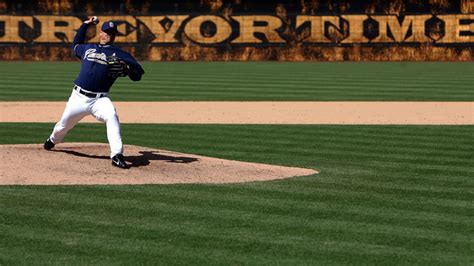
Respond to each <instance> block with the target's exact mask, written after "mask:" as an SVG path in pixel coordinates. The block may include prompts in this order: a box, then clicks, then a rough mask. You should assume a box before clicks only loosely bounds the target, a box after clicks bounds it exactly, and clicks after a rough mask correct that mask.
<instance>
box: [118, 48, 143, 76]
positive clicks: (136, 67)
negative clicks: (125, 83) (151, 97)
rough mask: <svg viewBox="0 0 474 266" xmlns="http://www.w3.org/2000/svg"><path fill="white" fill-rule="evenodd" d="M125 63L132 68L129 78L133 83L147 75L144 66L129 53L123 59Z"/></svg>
mask: <svg viewBox="0 0 474 266" xmlns="http://www.w3.org/2000/svg"><path fill="white" fill-rule="evenodd" d="M122 60H123V61H125V63H127V65H128V66H129V67H130V74H129V75H128V76H129V78H130V79H131V80H133V81H139V80H141V79H142V75H143V74H145V70H143V68H142V66H141V65H140V64H139V63H138V62H137V60H135V58H133V56H131V55H130V54H128V53H125V55H124V57H123V58H122Z"/></svg>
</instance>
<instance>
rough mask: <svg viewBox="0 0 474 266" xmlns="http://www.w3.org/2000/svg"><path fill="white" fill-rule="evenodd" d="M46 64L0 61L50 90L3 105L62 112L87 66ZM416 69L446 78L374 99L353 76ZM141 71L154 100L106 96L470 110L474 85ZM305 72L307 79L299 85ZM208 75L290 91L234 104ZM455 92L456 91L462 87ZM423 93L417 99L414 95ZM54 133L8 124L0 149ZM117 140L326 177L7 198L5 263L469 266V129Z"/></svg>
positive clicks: (47, 190) (184, 67) (98, 135)
mask: <svg viewBox="0 0 474 266" xmlns="http://www.w3.org/2000/svg"><path fill="white" fill-rule="evenodd" d="M6 65H7V66H10V67H9V68H6V67H5V66H6ZM41 65H43V64H40V63H32V64H23V68H22V67H20V66H22V64H21V63H3V62H2V64H1V67H0V68H5V69H6V71H11V72H8V73H9V74H8V75H6V76H7V77H9V78H10V76H11V75H13V74H15V73H17V72H18V73H20V72H21V73H26V72H27V69H30V71H33V70H34V69H41V71H44V72H42V73H43V74H44V77H48V78H45V79H44V81H43V82H45V83H46V82H50V84H51V86H50V87H49V88H50V89H49V90H46V91H44V90H43V91H41V90H40V89H38V87H35V86H32V85H28V84H30V83H31V84H35V83H34V82H33V81H35V79H34V78H31V77H27V76H25V83H23V84H24V85H23V86H22V87H20V86H18V87H15V88H17V90H10V89H9V88H12V87H9V86H12V84H10V83H8V82H6V81H5V82H4V81H2V80H0V99H1V100H3V101H5V100H9V101H10V100H26V99H28V100H61V101H65V100H66V99H67V95H68V94H69V93H70V89H68V88H67V85H68V83H71V79H72V78H73V77H74V75H75V74H76V71H77V69H78V66H77V65H73V64H71V63H65V64H60V63H45V64H44V66H43V67H41ZM12 66H15V67H16V68H15V67H12ZM155 66H156V68H155ZM224 66H225V67H224ZM247 66H248V68H247ZM422 66H427V67H428V68H430V69H431V71H434V70H436V71H437V72H438V73H432V72H431V71H426V72H423V73H424V74H423V73H422V74H420V76H416V75H413V76H412V79H411V80H412V82H405V84H402V85H400V87H396V86H393V87H390V86H392V85H390V86H388V85H387V84H389V83H387V81H386V80H385V81H384V80H383V79H381V78H380V79H379V80H380V83H379V84H378V85H377V84H376V85H374V86H371V87H367V86H366V87H365V89H364V86H362V85H361V86H360V87H357V86H355V85H357V83H358V82H359V81H361V80H362V79H361V78H360V77H359V75H356V73H359V74H360V73H363V72H365V73H366V75H370V76H371V77H376V76H377V75H376V74H374V73H373V72H378V73H379V75H380V73H386V75H387V79H390V78H392V79H400V80H399V81H400V82H401V78H402V76H403V75H402V74H400V75H398V76H396V77H393V76H389V73H391V72H394V71H395V72H396V73H405V72H406V69H424V68H423V67H422ZM145 67H146V70H148V75H149V77H150V79H151V80H147V77H146V76H145V79H144V80H143V83H142V84H144V85H146V88H144V87H141V86H139V85H138V84H140V83H137V84H136V86H133V87H132V88H126V87H127V86H129V85H130V84H131V83H130V82H127V81H122V82H120V84H118V86H117V88H114V91H113V94H112V98H113V99H114V100H126V98H125V94H123V93H125V92H126V91H130V90H137V91H139V92H140V93H136V94H135V93H134V94H133V97H135V98H133V99H127V100H229V99H231V100H401V101H403V100H417V101H424V100H446V101H449V100H465V101H472V100H473V99H474V97H473V95H474V91H473V89H472V88H470V87H469V86H470V84H469V83H466V82H464V83H463V80H464V81H467V80H472V79H473V77H472V76H469V75H467V72H468V71H467V70H466V68H468V69H469V68H470V69H471V72H472V64H465V63H464V64H454V63H445V64H444V63H439V64H438V63H429V64H418V63H417V64H413V63H405V64H398V63H388V64H382V63H362V64H357V63H348V64H340V63H339V64H326V63H324V64H308V63H303V64H290V63H283V64H282V63H261V64H260V63H249V64H248V65H247V64H244V63H202V64H199V63H190V64H186V63H169V64H168V63H156V64H153V63H146V64H145ZM227 67H228V68H227ZM308 68H309V69H311V71H308V73H309V72H311V73H313V74H312V77H309V76H305V75H299V74H298V73H300V70H302V69H308ZM212 69H213V70H215V72H219V73H221V74H222V76H227V77H232V76H240V77H241V78H242V79H244V78H245V77H246V76H247V75H248V76H249V78H247V79H244V81H243V82H249V83H251V81H252V80H253V81H254V83H255V84H257V83H259V82H260V83H262V84H265V82H264V80H265V78H266V79H268V80H269V79H270V77H271V74H270V73H271V72H272V71H273V72H275V71H276V72H280V73H281V74H277V75H276V77H278V78H281V82H278V84H280V86H281V87H279V88H273V89H272V87H271V86H268V87H267V86H265V88H266V89H268V91H265V90H263V89H262V87H259V86H249V89H248V90H247V91H232V89H231V87H227V85H228V86H231V85H232V84H234V86H242V87H245V86H244V85H243V84H245V83H239V82H237V80H236V79H235V78H234V79H233V80H232V81H230V80H229V81H225V80H224V79H223V81H222V83H223V84H226V85H222V83H218V84H221V86H222V87H219V86H218V85H217V84H216V83H214V80H210V81H209V82H208V83H207V84H206V78H204V76H205V75H204V74H206V70H207V71H211V70H212ZM249 69H253V70H252V71H250V70H249ZM272 69H273V70H272ZM318 69H319V70H321V71H317V70H318ZM364 69H365V70H364ZM368 69H372V70H373V71H367V70H368ZM178 70H179V71H181V72H182V74H180V75H178V73H181V72H179V71H178ZM284 70H285V71H284ZM322 70H325V72H324V73H325V74H323V73H322ZM292 71H294V75H292V74H291V72H292ZM337 71H339V72H341V71H342V72H344V73H345V74H343V75H342V77H343V80H345V82H346V83H344V82H342V83H341V84H342V85H340V86H341V87H340V89H339V90H336V89H335V91H334V95H332V94H331V91H330V90H329V89H328V90H327V91H325V90H319V89H318V86H319V85H318V84H319V83H318V80H326V82H328V83H331V84H333V85H334V86H337V85H336V84H337V83H338V81H337V80H332V79H331V78H328V77H326V76H325V75H326V74H331V73H333V72H337ZM227 72H228V73H227ZM428 72H430V75H431V76H432V77H438V78H439V80H440V82H439V83H438V84H437V85H438V86H425V87H423V86H422V85H421V84H419V83H418V82H415V81H417V80H418V81H419V80H420V79H423V78H422V77H426V75H428ZM2 73H4V72H2ZM164 73H166V75H165V74H164ZM196 73H201V74H203V75H196ZM282 73H287V74H286V75H287V76H286V77H288V78H289V80H285V79H284V78H283V74H282ZM447 73H451V74H450V75H448V74H447ZM207 74H208V78H209V77H210V76H211V74H210V73H207ZM259 74H261V76H259ZM465 74H466V75H465ZM298 75H299V76H298ZM453 75H454V76H453ZM66 76H68V77H66ZM165 76H167V77H168V82H169V83H172V81H175V82H176V84H175V85H174V86H175V87H166V86H165V84H167V83H166V82H165V81H164V79H163V77H165ZM196 76H198V77H196ZM297 77H301V78H304V79H305V81H306V82H307V84H309V85H308V86H307V87H306V90H304V91H303V90H297V93H294V94H292V90H294V89H295V87H294V86H293V85H294V84H293V83H291V82H290V81H292V80H293V81H295V79H296V78H297ZM461 77H463V78H461ZM194 78H199V80H200V81H201V82H202V84H201V83H197V84H198V85H197V86H194V87H193V86H183V87H181V85H183V84H185V83H181V82H182V80H187V82H189V83H191V84H192V81H193V80H194ZM333 79H334V77H333ZM7 80H8V79H7ZM38 80H39V78H38ZM38 80H36V81H38ZM351 80H352V81H351ZM407 80H410V79H407ZM39 81H41V80H39ZM447 81H450V82H452V84H451V83H450V84H445V82H447ZM351 82H352V83H351ZM374 82H375V81H374ZM63 83H64V84H65V86H66V87H64V86H63V85H61V84H63ZM169 83H168V84H169ZM455 83H457V84H461V86H459V87H453V84H455ZM54 84H56V85H54ZM151 84H155V85H153V86H152V85H151ZM252 84H253V83H252ZM274 84H277V83H276V82H274ZM292 84H293V85H292ZM311 84H313V85H314V87H313V89H311ZM351 84H353V85H351ZM417 84H419V88H420V90H418V91H411V90H409V89H408V88H411V87H410V86H413V88H415V87H416V86H415V85H417ZM20 85H21V84H20ZM53 85H54V86H53ZM353 86H354V87H353ZM403 86H406V87H403ZM322 87H323V86H321V88H322ZM42 88H43V87H41V89H42ZM153 88H156V90H154V89H153ZM398 88H400V90H398ZM403 88H406V89H403ZM422 88H423V89H422ZM442 88H444V89H442ZM115 89H117V93H115ZM182 90H184V91H186V93H184V91H182ZM446 90H450V91H446ZM364 91H365V93H364ZM423 91H424V92H425V93H426V95H424V94H423ZM199 92H207V94H206V93H203V94H200V93H199ZM229 92H233V93H229ZM267 92H270V93H269V94H267ZM300 92H301V93H300ZM371 92H373V93H375V95H371V94H370V93H371ZM377 92H379V93H378V94H377ZM359 93H360V94H359ZM60 96H61V97H60ZM59 115H60V114H58V116H59ZM52 126H53V124H43V123H24V124H17V123H0V136H1V138H0V142H1V143H2V144H11V143H42V142H43V141H44V140H45V138H46V137H47V136H48V135H49V133H50V130H51V129H52ZM122 131H123V137H124V141H125V142H126V143H127V144H133V145H140V146H147V147H153V148H161V149H167V150H175V151H181V152H186V153H194V154H200V155H207V156H214V157H219V158H225V159H234V160H241V161H250V162H261V163H270V164H279V165H289V166H298V167H308V168H314V169H317V170H319V171H321V173H320V174H318V175H314V176H308V177H300V178H292V179H287V180H280V181H271V182H255V183H244V184H232V185H149V186H0V264H7V265H9V264H18V263H27V264H51V263H54V264H72V263H73V264H117V263H123V264H152V263H153V264H158V263H160V264H292V265H293V264H320V265H328V264H330V265H334V264H356V265H400V264H403V265H405V264H417V265H420V264H429V265H432V264H436V265H472V264H473V263H474V242H473V239H474V223H473V222H472V220H473V216H474V204H473V201H474V194H473V193H472V191H473V189H474V180H473V176H474V168H473V167H472V161H473V157H474V148H473V147H474V138H473V136H474V126H318V125H312V126H303V125H302V126H295V125H291V126H289V125H288V126H286V125H285V126H284V125H146V124H141V125H133V124H124V125H122ZM66 141H70V142H77V141H83V142H91V141H94V142H106V133H105V126H104V125H101V124H81V125H78V126H77V127H76V128H75V129H74V130H73V131H72V132H71V133H70V135H68V136H67V138H66ZM45 163H51V164H54V162H45ZM104 163H109V162H108V161H105V162H104ZM26 165H27V163H25V167H27V166H26ZM98 167H100V166H99V165H98Z"/></svg>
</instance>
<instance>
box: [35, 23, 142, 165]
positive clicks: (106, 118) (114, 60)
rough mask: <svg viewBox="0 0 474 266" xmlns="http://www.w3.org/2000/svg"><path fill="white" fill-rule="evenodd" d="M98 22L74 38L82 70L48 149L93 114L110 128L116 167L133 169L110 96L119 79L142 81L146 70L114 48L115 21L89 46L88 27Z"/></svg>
mask: <svg viewBox="0 0 474 266" xmlns="http://www.w3.org/2000/svg"><path fill="white" fill-rule="evenodd" d="M97 23H98V19H97V17H95V16H94V17H93V18H90V19H88V20H86V21H84V23H83V24H82V25H81V27H80V28H79V29H78V31H77V34H76V36H75V38H74V42H73V49H74V54H75V56H76V57H78V58H79V59H80V60H81V71H80V73H79V75H78V77H77V78H76V80H75V81H74V88H73V90H72V93H71V96H70V97H69V101H68V102H67V105H66V108H65V110H64V113H63V115H62V117H61V120H60V121H59V122H58V123H56V125H55V126H54V129H53V132H52V133H51V135H50V137H49V138H48V139H47V140H46V142H45V143H44V148H45V149H46V150H51V149H52V148H53V147H54V145H56V144H58V143H61V142H62V141H63V139H64V137H65V136H66V134H67V132H68V131H69V130H71V129H72V128H73V127H74V126H75V125H76V124H77V123H78V122H79V121H80V120H81V119H82V118H84V117H85V116H87V115H89V114H91V115H93V116H94V117H95V118H96V119H97V120H99V121H102V122H104V123H105V124H106V126H107V139H108V141H109V144H110V158H111V159H112V165H113V166H116V167H119V168H123V169H126V168H128V167H129V166H128V165H127V164H126V162H125V160H124V157H123V144H122V136H121V133H120V123H119V119H118V116H117V112H116V110H115V107H114V105H113V104H112V101H111V100H110V98H109V97H108V93H109V91H110V87H112V84H114V82H115V80H116V79H117V78H118V77H124V76H128V77H129V78H130V79H131V80H133V81H139V80H140V79H141V77H142V75H143V74H144V73H145V71H144V70H143V68H142V67H141V66H140V64H138V63H137V61H136V60H135V59H134V58H133V57H132V56H131V55H130V54H129V53H127V52H125V51H122V50H121V49H119V48H117V47H115V46H113V45H112V44H113V42H114V40H115V36H116V34H117V26H116V25H115V23H114V22H112V21H109V22H105V23H104V24H103V25H102V30H101V31H100V33H99V40H100V41H99V44H86V43H85V42H86V30H87V27H89V25H95V24H97Z"/></svg>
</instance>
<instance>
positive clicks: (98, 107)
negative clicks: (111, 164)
mask: <svg viewBox="0 0 474 266" xmlns="http://www.w3.org/2000/svg"><path fill="white" fill-rule="evenodd" d="M91 113H92V115H94V117H95V118H96V119H97V120H99V121H102V122H104V123H105V124H106V126H107V139H108V141H109V144H110V158H113V157H114V156H115V155H117V154H123V143H122V134H121V131H120V122H119V118H118V115H117V112H116V110H115V107H114V105H113V103H112V101H111V100H110V99H109V98H108V97H103V98H100V99H97V101H95V103H94V104H93V105H92V106H91Z"/></svg>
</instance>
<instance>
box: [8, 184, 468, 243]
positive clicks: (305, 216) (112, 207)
mask: <svg viewBox="0 0 474 266" xmlns="http://www.w3.org/2000/svg"><path fill="white" fill-rule="evenodd" d="M199 196H201V197H202V198H201V199H200V201H208V200H213V198H214V195H212V196H210V198H209V199H208V198H207V197H206V195H205V194H203V193H201V192H200V193H199ZM160 198H161V200H160V201H159V206H156V205H155V204H153V202H150V204H152V205H153V206H154V207H157V208H158V209H159V212H160V214H162V215H166V211H164V210H163V209H168V210H171V211H170V212H180V211H182V214H183V215H199V214H200V212H199V211H198V209H199V208H200V207H201V204H200V203H192V199H191V195H189V194H187V195H186V196H183V197H179V198H176V197H175V196H174V195H172V196H171V197H170V201H171V202H168V201H167V197H166V195H163V194H161V197H160ZM79 199H80V200H81V202H91V203H90V204H87V203H85V204H84V207H94V208H95V209H96V211H98V212H99V211H100V212H101V213H103V212H105V213H107V214H109V215H110V216H115V215H120V214H121V213H129V214H130V216H132V217H137V218H140V219H143V218H144V217H153V215H152V214H153V212H150V211H149V208H146V207H142V208H140V207H136V205H138V204H139V203H140V202H135V203H133V204H131V203H130V202H128V201H119V202H115V201H113V202H112V203H109V202H108V201H104V199H100V198H98V199H95V200H96V202H99V203H94V202H95V201H94V202H93V201H87V200H86V199H81V198H79ZM239 199H242V200H243V201H241V202H239V201H235V200H230V201H227V200H226V199H223V200H222V201H220V202H219V204H218V205H215V206H213V214H214V215H215V217H201V219H206V218H207V219H210V220H214V219H225V218H219V217H231V218H228V220H229V221H228V222H232V220H241V219H245V218H243V217H245V216H248V215H259V214H258V211H259V210H260V209H265V215H264V216H265V217H269V216H279V217H278V218H280V219H278V221H276V222H274V223H278V224H281V225H283V226H290V225H291V224H294V223H295V220H294V219H295V218H297V220H300V221H301V220H305V221H311V220H313V219H316V220H321V218H320V217H321V216H320V215H321V211H322V210H324V211H326V212H327V213H328V214H332V215H337V216H338V217H339V218H338V219H337V220H338V222H341V223H347V224H351V223H355V224H357V223H359V221H358V218H360V219H361V220H362V221H361V222H363V223H365V222H366V221H367V220H370V223H373V224H375V225H378V226H382V227H383V226H385V225H393V226H396V227H400V228H403V227H404V226H402V225H401V224H403V222H401V220H400V218H401V217H398V219H396V218H395V217H382V216H379V215H378V214H380V213H378V214H377V211H380V209H379V210H375V212H374V214H368V213H364V214H361V213H363V212H366V211H367V209H365V208H362V210H363V211H361V210H354V211H348V212H347V213H345V212H344V210H341V211H337V210H335V209H334V208H330V207H329V206H319V205H318V206H315V209H316V210H317V212H318V214H319V216H318V215H316V216H315V215H314V214H313V213H311V208H310V207H309V208H306V207H298V206H305V205H304V203H306V202H298V201H295V202H291V200H290V203H287V204H285V203H282V204H281V205H280V204H278V203H279V202H283V201H284V200H281V201H277V202H273V204H268V202H267V201H266V200H264V199H265V198H260V199H261V201H254V203H253V204H252V205H251V206H249V205H248V203H247V202H248V201H251V200H252V199H245V198H241V197H239ZM253 200H255V197H254V198H253ZM272 201H273V200H272ZM47 203H48V201H41V200H40V202H37V203H36V204H35V205H39V204H47ZM62 203H63V204H64V205H63V207H64V208H65V210H66V211H64V212H63V213H62V217H58V218H60V219H61V220H63V219H74V216H75V215H74V211H68V210H73V208H74V206H75V204H76V202H68V201H63V202H62ZM188 203H190V205H188ZM295 203H296V204H295ZM288 204H289V205H291V206H292V208H296V209H295V210H294V211H295V213H298V214H299V215H298V216H300V217H294V216H293V217H291V218H292V220H291V223H285V222H283V223H282V222H281V220H285V217H283V216H284V215H283V214H284V213H285V212H284V211H282V210H284V209H285V208H284V207H285V206H286V205H288ZM229 206H232V208H229ZM303 208H304V210H303ZM298 211H302V212H301V213H300V212H298ZM26 212H28V208H26V209H23V210H22V209H20V213H26ZM336 212H337V214H336ZM409 213H410V214H413V213H411V212H409ZM4 214H5V215H9V214H8V213H4ZM11 214H13V213H11ZM170 214H171V213H170ZM34 215H39V216H41V215H44V216H45V217H47V214H44V213H40V212H37V213H34ZM260 215H261V214H260ZM94 216H95V215H92V217H90V220H92V221H93V220H95V219H94V218H96V217H94ZM206 216H208V215H206ZM280 216H281V217H280ZM366 216H368V217H366ZM446 217H447V216H446ZM408 220H410V226H409V227H407V228H406V230H405V231H403V233H408V234H410V233H413V234H415V235H416V236H417V237H420V238H428V239H433V240H440V239H445V240H447V241H449V240H450V239H456V238H458V239H459V238H464V241H458V240H454V241H453V242H469V239H468V238H467V236H466V235H465V234H462V233H461V234H458V235H457V234H454V235H453V234H452V232H450V231H452V230H450V231H445V230H443V229H439V228H437V229H435V228H429V229H430V230H426V229H427V228H426V227H427V226H426V225H423V224H422V223H419V224H418V225H416V223H417V222H416V221H415V220H413V219H408ZM131 222H132V223H131V224H139V222H138V221H131ZM265 223H268V221H263V222H262V224H265ZM305 224H306V223H305ZM150 225H152V224H150ZM328 225H329V224H328ZM452 225H453V224H451V226H452ZM301 226H303V227H305V225H301ZM308 226H309V227H311V226H312V224H311V223H308V224H306V227H308ZM317 226H319V224H318V225H317ZM458 226H459V224H458ZM446 228H448V229H449V226H448V227H446ZM459 228H462V226H461V227H459ZM431 230H435V231H436V234H432V232H430V231H431ZM387 234H390V233H389V232H387Z"/></svg>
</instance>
